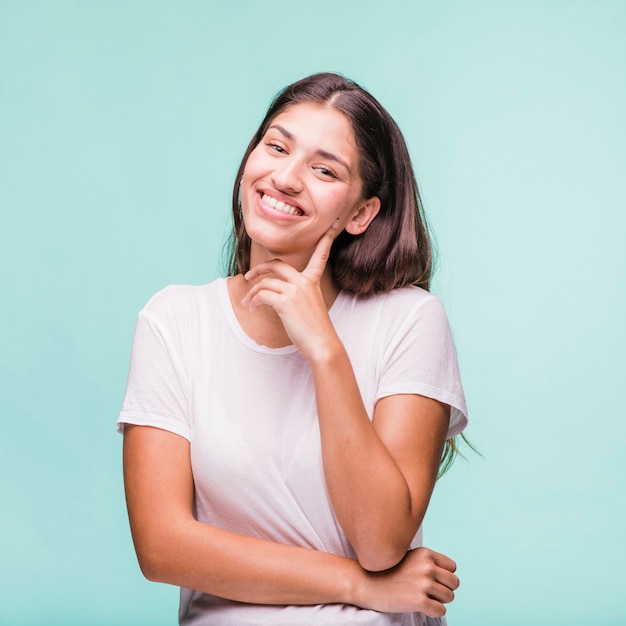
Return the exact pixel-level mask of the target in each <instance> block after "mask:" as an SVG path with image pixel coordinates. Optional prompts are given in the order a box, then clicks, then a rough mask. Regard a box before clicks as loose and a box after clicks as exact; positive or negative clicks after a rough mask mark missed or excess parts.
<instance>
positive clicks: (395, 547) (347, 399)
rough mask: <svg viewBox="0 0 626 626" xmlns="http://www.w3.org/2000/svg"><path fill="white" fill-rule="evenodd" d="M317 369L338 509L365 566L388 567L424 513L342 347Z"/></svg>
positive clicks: (327, 462)
mask: <svg viewBox="0 0 626 626" xmlns="http://www.w3.org/2000/svg"><path fill="white" fill-rule="evenodd" d="M312 368H313V374H314V380H315V391H316V401H317V410H318V416H319V426H320V433H321V440H322V455H323V463H324V473H325V478H326V483H327V486H328V491H329V495H330V498H331V501H332V504H333V509H334V511H335V514H336V515H337V518H338V519H339V521H340V523H341V525H342V528H343V529H344V532H345V533H346V535H347V537H348V539H349V540H350V542H351V543H352V546H353V547H354V549H355V551H356V553H357V555H358V558H359V561H360V562H361V564H362V565H363V566H364V567H365V568H367V569H373V570H380V569H386V568H388V567H391V566H393V565H395V564H396V563H397V562H398V561H399V560H400V559H401V558H402V557H403V556H404V554H405V553H406V551H407V550H408V547H409V544H410V542H411V539H412V538H413V536H414V534H415V532H416V530H417V528H418V526H419V524H420V523H421V515H423V513H421V512H416V511H414V510H413V506H412V501H411V494H410V490H409V488H408V485H407V482H406V479H405V477H404V476H403V474H402V472H401V471H400V468H399V467H398V465H397V464H396V462H395V461H394V459H393V457H392V456H391V454H390V453H389V451H388V450H387V448H386V447H385V445H384V443H383V442H382V441H381V439H380V437H379V435H378V434H377V432H376V431H375V429H374V427H373V425H372V422H371V421H370V419H369V417H368V415H367V412H366V410H365V407H364V405H363V401H362V398H361V394H360V390H359V388H358V385H357V382H356V379H355V376H354V372H353V369H352V365H351V363H350V360H349V357H348V355H347V353H346V352H345V350H344V349H343V346H340V347H339V348H337V347H335V348H334V350H333V351H331V352H329V353H328V356H327V357H326V358H325V359H320V360H319V361H317V362H315V363H312Z"/></svg>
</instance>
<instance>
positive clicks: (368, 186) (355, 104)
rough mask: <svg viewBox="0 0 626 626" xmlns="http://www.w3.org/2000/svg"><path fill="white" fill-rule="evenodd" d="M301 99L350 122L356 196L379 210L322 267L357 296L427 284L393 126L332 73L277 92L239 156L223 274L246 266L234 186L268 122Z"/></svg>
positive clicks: (406, 166) (419, 215)
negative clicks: (327, 267)
mask: <svg viewBox="0 0 626 626" xmlns="http://www.w3.org/2000/svg"><path fill="white" fill-rule="evenodd" d="M302 102H313V103H316V104H326V105H328V106H332V107H334V108H335V109H337V110H338V111H340V112H341V113H343V114H344V115H345V116H346V117H347V118H348V120H349V121H350V124H351V125H352V130H353V132H354V136H355V139H356V144H357V149H358V152H359V168H360V170H359V174H360V176H361V179H362V181H363V190H362V196H363V198H365V199H368V198H371V197H373V196H377V197H378V198H379V199H380V205H381V206H380V211H379V213H378V215H377V216H376V217H375V218H374V220H373V221H372V223H371V224H370V225H369V227H368V228H367V230H365V232H363V233H362V234H360V235H351V234H349V233H347V232H346V231H343V232H342V233H340V234H339V236H338V237H337V239H336V241H335V242H334V244H333V247H332V249H331V251H330V258H329V265H330V266H331V268H332V271H333V277H334V279H335V281H336V283H337V285H338V286H339V287H340V288H341V289H343V290H345V291H350V292H352V293H355V294H358V295H367V294H371V293H378V292H385V291H390V290H391V289H394V288H396V287H402V286H404V285H418V286H419V287H423V288H424V289H428V288H429V286H430V278H431V274H432V266H433V253H432V244H431V238H430V234H429V232H428V226H427V223H426V218H425V216H424V212H423V208H422V202H421V199H420V195H419V191H418V188H417V183H416V181H415V175H414V173H413V167H412V165H411V159H410V157H409V152H408V149H407V147H406V143H405V141H404V137H403V136H402V133H401V132H400V129H399V128H398V126H397V124H396V123H395V122H394V120H393V119H392V117H391V116H390V115H389V113H388V112H387V111H386V110H385V109H384V107H383V106H382V105H381V104H380V103H379V102H378V100H376V98H374V97H373V96H372V95H371V94H369V93H368V92H367V91H365V90H364V89H363V88H362V87H360V86H359V85H357V84H356V83H354V82H353V81H351V80H348V79H347V78H344V77H343V76H340V75H338V74H332V73H322V74H313V75H312V76H308V77H307V78H304V79H302V80H299V81H297V82H295V83H293V84H291V85H289V86H288V87H286V88H285V89H283V90H282V91H281V92H280V93H279V94H278V95H277V96H276V97H275V99H274V100H273V102H272V103H271V105H270V107H269V109H268V111H267V113H266V115H265V118H264V119H263V121H262V122H261V125H260V126H259V128H258V130H257V131H256V133H255V134H254V136H253V137H252V140H251V141H250V144H249V145H248V148H247V150H246V152H245V154H244V156H243V159H242V161H241V165H240V166H239V171H238V172H237V178H236V179H235V184H234V188H233V199H232V205H233V220H234V223H233V232H232V235H231V239H230V251H229V260H228V274H229V275H230V276H233V275H235V274H239V273H242V272H246V271H247V270H249V269H250V238H249V237H248V234H247V233H246V230H245V226H244V224H243V219H242V216H241V208H240V206H239V181H240V180H241V177H242V176H243V171H244V168H245V165H246V161H247V160H248V157H249V156H250V153H251V152H252V150H254V148H255V147H256V146H257V145H258V144H259V142H260V141H261V139H262V138H263V136H264V135H265V132H266V131H267V128H268V127H269V125H270V124H271V122H272V120H273V119H274V118H275V117H276V116H277V115H279V114H280V113H281V112H282V111H284V110H285V109H286V108H287V107H289V106H291V105H294V104H299V103H302Z"/></svg>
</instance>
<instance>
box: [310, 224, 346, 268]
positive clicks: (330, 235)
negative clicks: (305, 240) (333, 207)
mask: <svg viewBox="0 0 626 626" xmlns="http://www.w3.org/2000/svg"><path fill="white" fill-rule="evenodd" d="M338 233H339V218H337V219H336V220H335V222H334V223H333V225H332V226H331V227H330V228H329V229H328V230H327V231H326V232H325V233H324V234H323V235H322V238H321V239H320V240H319V241H318V242H317V246H316V247H315V250H314V251H313V255H312V256H311V258H310V260H309V262H308V264H307V266H306V268H305V269H304V272H303V273H304V274H307V275H308V276H313V277H315V278H320V277H321V276H322V274H323V273H324V268H325V267H326V263H328V257H329V256H330V249H331V247H332V245H333V241H335V237H336V236H337V234H338Z"/></svg>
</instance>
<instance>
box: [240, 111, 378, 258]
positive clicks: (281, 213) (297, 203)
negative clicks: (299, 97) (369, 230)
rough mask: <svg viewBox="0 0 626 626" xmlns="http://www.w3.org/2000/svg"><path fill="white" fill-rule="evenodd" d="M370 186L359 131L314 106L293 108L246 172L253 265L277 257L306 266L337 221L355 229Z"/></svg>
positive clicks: (244, 195) (274, 125) (244, 199)
mask: <svg viewBox="0 0 626 626" xmlns="http://www.w3.org/2000/svg"><path fill="white" fill-rule="evenodd" d="M362 184H363V183H362V181H361V177H360V175H359V155H358V151H357V148H356V143H355V140H354V133H353V132H352V128H351V126H350V122H349V121H348V119H347V118H346V117H345V116H344V115H343V114H342V113H340V112H339V111H337V110H336V109H334V108H332V107H327V106H324V105H319V104H313V103H301V104H296V105H292V106H290V107H288V108H287V109H285V110H284V111H283V112H282V113H280V114H279V115H277V116H276V117H275V118H274V119H273V120H272V122H271V123H270V126H269V128H268V129H267V132H266V133H265V135H264V136H263V138H262V139H261V141H260V142H259V144H258V145H257V146H256V148H255V149H254V150H253V151H252V152H251V153H250V156H249V157H248V160H247V162H246V166H245V169H244V173H243V178H242V183H241V206H242V212H243V220H244V224H245V227H246V231H247V233H248V235H249V236H250V239H251V241H252V243H251V249H250V255H251V263H252V265H255V264H256V263H259V262H261V261H263V260H266V259H270V258H277V257H279V258H282V259H283V260H285V261H287V262H289V263H291V264H292V265H294V266H295V267H298V266H304V265H306V263H307V262H308V259H309V258H310V256H311V254H312V252H313V250H314V249H315V246H316V244H317V242H318V241H319V239H320V238H321V237H322V235H323V234H324V233H325V232H326V231H327V230H328V229H329V228H330V227H331V226H332V224H333V223H334V222H335V220H337V219H338V220H339V227H340V229H343V228H344V227H346V225H348V230H351V229H352V228H353V222H354V220H355V216H356V215H357V214H359V211H360V209H361V207H362V206H363V205H364V203H365V200H364V199H363V197H362V195H361V190H362Z"/></svg>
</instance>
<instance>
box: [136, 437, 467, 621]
mask: <svg viewBox="0 0 626 626" xmlns="http://www.w3.org/2000/svg"><path fill="white" fill-rule="evenodd" d="M124 485H125V489H126V501H127V505H128V514H129V519H130V526H131V532H132V536H133V541H134V544H135V550H136V552H137V557H138V560H139V565H140V567H141V570H142V572H143V574H144V575H145V576H146V578H148V579H150V580H154V581H158V582H164V583H170V584H173V585H177V586H182V587H187V588H190V589H195V590H197V591H203V592H206V593H210V594H212V595H216V596H220V597H223V598H228V599H230V600H236V601H239V602H246V603H253V604H280V605H286V604H300V605H302V604H331V603H344V604H353V605H356V606H359V607H361V608H368V609H373V610H376V611H383V612H409V611H420V612H423V613H426V614H427V615H429V616H431V617H438V616H441V615H443V614H444V613H445V607H444V604H445V603H447V602H451V601H452V599H453V598H454V593H453V591H454V589H456V588H457V586H458V579H457V577H456V576H455V575H454V573H453V572H454V570H455V564H454V562H453V561H451V560H450V559H448V558H447V557H445V556H444V555H441V554H438V553H436V552H432V551H430V550H427V549H425V548H419V549H417V550H413V551H411V552H409V554H408V555H407V557H405V559H404V560H403V561H402V562H401V563H400V564H399V565H397V566H396V567H394V568H393V569H391V570H388V571H386V572H379V573H375V574H373V573H370V572H366V571H365V570H363V569H362V568H361V567H360V566H359V564H358V562H356V561H353V560H351V559H347V558H344V557H340V556H336V555H333V554H329V553H326V552H320V551H317V550H312V549H307V548H300V547H296V546H287V545H283V544H279V543H275V542H271V541H266V540H263V539H257V538H254V537H247V536H243V535H237V534H235V533H232V532H229V531H226V530H222V529H220V528H217V527H214V526H210V525H208V524H204V523H201V522H198V521H197V520H196V519H195V518H194V516H193V513H192V511H193V499H194V485H193V478H192V473H191V462H190V452H189V442H188V441H187V440H186V439H184V438H182V437H180V436H178V435H175V434H173V433H171V432H168V431H165V430H161V429H158V428H152V427H149V426H131V425H126V426H125V428H124Z"/></svg>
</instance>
